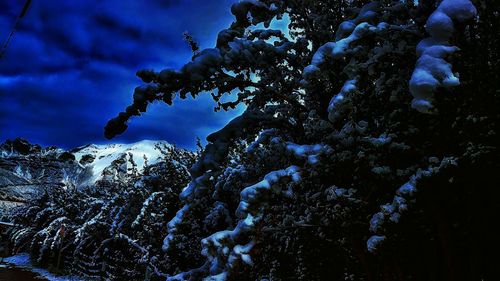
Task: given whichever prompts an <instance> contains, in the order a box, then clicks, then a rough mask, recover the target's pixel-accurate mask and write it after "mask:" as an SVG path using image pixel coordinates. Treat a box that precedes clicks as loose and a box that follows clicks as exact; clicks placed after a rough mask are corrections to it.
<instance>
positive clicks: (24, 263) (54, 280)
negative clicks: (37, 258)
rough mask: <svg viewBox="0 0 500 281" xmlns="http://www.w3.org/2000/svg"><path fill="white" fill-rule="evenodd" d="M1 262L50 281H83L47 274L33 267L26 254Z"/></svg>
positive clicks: (72, 277)
mask: <svg viewBox="0 0 500 281" xmlns="http://www.w3.org/2000/svg"><path fill="white" fill-rule="evenodd" d="M2 262H4V263H8V264H12V265H15V266H16V267H19V268H24V269H28V270H29V271H32V272H35V273H37V274H39V275H40V276H42V277H44V278H46V279H48V280H50V281H83V279H80V278H77V277H74V276H56V275H54V274H52V273H50V272H48V271H47V270H46V269H41V268H36V267H33V265H32V264H31V262H30V258H29V255H28V254H27V253H21V254H18V255H15V256H11V257H7V258H3V259H2Z"/></svg>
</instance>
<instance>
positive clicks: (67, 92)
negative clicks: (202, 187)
mask: <svg viewBox="0 0 500 281" xmlns="http://www.w3.org/2000/svg"><path fill="white" fill-rule="evenodd" d="M233 2H234V0H153V1H137V0H106V1H83V0H82V1H65V0H43V1H42V0H33V2H32V4H31V7H30V9H29V10H28V12H27V14H26V15H25V17H24V18H22V20H21V22H20V25H19V27H18V30H17V32H16V33H15V35H14V37H13V39H12V42H11V44H10V46H9V48H8V50H7V53H6V54H5V56H4V57H3V58H1V59H0V108H1V109H0V141H4V140H5V139H9V138H10V139H12V138H16V137H22V138H25V139H28V140H29V141H30V142H32V143H39V144H41V145H44V146H48V145H57V146H60V147H63V148H71V147H76V146H80V145H84V144H87V143H107V142H120V143H129V142H135V141H139V140H143V139H162V140H167V141H169V142H171V143H175V144H178V145H180V146H182V147H186V148H193V147H194V146H195V143H196V137H197V136H199V137H200V138H202V139H204V138H205V137H206V135H207V134H209V133H211V132H213V131H215V130H217V129H219V128H221V127H223V126H224V125H225V124H226V123H227V122H228V121H229V120H230V119H231V118H232V117H234V116H235V115H237V114H240V113H241V110H242V109H241V108H240V109H238V110H236V111H233V112H230V113H224V112H218V113H214V112H213V106H214V104H213V102H212V101H211V99H210V97H209V95H201V96H199V97H198V98H197V99H196V100H192V99H191V98H190V99H186V100H176V102H174V106H172V107H168V106H167V105H165V104H162V103H158V104H154V105H153V106H151V107H150V110H149V112H148V113H146V114H145V115H143V116H142V117H139V118H135V119H133V120H132V122H131V123H130V126H129V129H128V131H127V132H125V133H124V134H123V135H121V136H119V137H117V138H115V139H113V140H111V141H107V140H105V139H104V137H103V127H104V125H105V124H106V122H107V120H108V119H110V118H112V117H114V116H115V115H116V114H117V113H118V112H120V111H122V110H123V109H124V108H125V107H126V106H127V105H128V104H129V103H130V102H131V100H132V93H133V89H134V88H135V87H136V86H138V85H140V84H141V81H140V80H139V79H138V78H136V76H135V73H136V71H137V70H140V69H142V68H152V69H156V70H160V69H163V68H175V69H177V68H180V67H181V66H182V65H183V64H184V63H186V62H188V61H189V59H190V58H191V50H190V48H189V46H188V44H187V43H186V42H185V41H184V40H183V36H182V33H183V32H184V31H188V32H189V33H190V34H191V35H192V36H193V37H194V38H195V39H196V40H197V41H198V42H199V43H200V45H201V47H202V48H206V47H213V46H214V45H215V41H216V37H217V32H218V31H219V30H221V29H223V28H225V27H228V26H229V24H230V23H231V22H232V20H233V18H232V16H231V14H230V6H231V3H233ZM23 5H24V1H23V0H2V1H0V42H1V43H2V44H3V41H4V40H5V39H6V38H7V36H8V34H9V32H10V30H11V29H12V27H13V25H14V22H15V20H16V17H17V16H18V15H19V13H20V12H21V10H22V7H23Z"/></svg>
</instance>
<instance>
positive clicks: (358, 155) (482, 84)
mask: <svg viewBox="0 0 500 281" xmlns="http://www.w3.org/2000/svg"><path fill="white" fill-rule="evenodd" d="M499 7H500V6H499V5H498V3H496V2H495V1H481V0H476V1H469V0H443V1H400V0H380V1H361V0H360V1H357V0H351V1H349V0H345V1H338V0H331V1H328V0H326V1H307V0H304V1H283V0H243V1H239V2H238V3H236V4H234V5H233V6H232V7H231V12H232V13H233V15H234V17H235V21H234V22H233V23H232V24H231V26H230V27H228V28H227V29H224V30H222V31H220V32H219V34H218V37H217V44H216V46H215V47H214V48H208V49H204V50H200V51H198V50H197V51H196V52H195V53H194V56H193V58H192V60H191V61H190V62H188V63H187V64H186V65H184V66H183V67H182V68H181V69H177V70H176V69H164V70H161V71H154V70H141V71H139V72H138V73H137V75H138V76H139V77H140V78H141V79H142V80H143V81H144V84H143V85H142V86H139V87H137V88H136V89H135V92H134V102H133V104H131V105H130V106H129V107H127V108H126V110H125V111H123V112H122V113H120V114H119V115H118V116H117V117H116V118H114V119H112V120H110V121H109V123H108V124H107V126H106V128H105V135H106V136H107V137H110V138H111V137H114V136H115V135H117V134H121V133H123V132H124V131H125V130H126V129H127V126H128V122H129V119H130V118H131V117H133V116H139V115H141V113H143V112H145V111H146V110H147V107H148V105H149V104H150V103H153V102H155V101H163V102H165V103H167V104H169V105H171V104H172V103H173V102H174V101H175V98H176V97H179V98H181V99H184V98H186V96H187V95H188V94H189V95H192V96H193V97H196V96H198V95H200V94H207V93H209V94H211V96H212V97H213V99H214V101H215V103H216V109H224V110H230V109H231V108H234V107H236V106H237V105H238V104H244V105H246V110H245V112H244V113H243V114H242V115H241V116H238V117H236V118H235V119H234V120H232V121H231V122H229V123H228V124H227V125H226V126H225V127H224V128H222V129H221V130H220V131H217V132H215V133H213V134H211V135H209V136H208V137H207V140H208V145H207V146H206V147H205V149H204V151H203V153H202V154H201V156H200V157H199V159H198V160H197V162H196V164H195V165H194V166H193V167H192V168H191V176H192V179H191V182H190V183H189V184H188V185H187V187H186V188H185V189H184V190H183V192H182V193H181V194H180V198H181V199H182V200H183V202H184V205H183V206H182V207H181V208H180V209H179V210H178V211H177V215H176V216H175V217H174V218H173V219H172V220H171V221H170V222H169V223H168V235H167V236H166V237H165V241H164V245H163V250H164V251H165V252H166V259H167V261H168V263H169V264H170V269H169V271H168V272H167V275H168V276H169V277H168V278H167V280H201V279H204V280H286V279H300V280H320V279H321V280H403V279H409V280H441V279H449V280H456V279H454V278H462V277H461V276H467V277H464V278H466V279H470V280H471V279H477V278H480V277H485V276H487V274H488V266H489V265H490V263H489V261H488V259H487V258H486V257H484V256H483V255H482V254H481V253H483V252H482V251H488V250H487V249H486V247H485V245H486V244H485V242H479V241H477V239H478V238H479V236H478V234H477V233H476V232H475V231H474V230H473V231H472V232H468V231H467V230H466V229H467V228H472V227H478V225H476V223H478V224H480V225H481V226H480V227H486V228H488V226H487V225H484V224H481V222H484V221H483V218H484V217H483V216H485V215H486V216H488V217H489V218H491V212H489V211H491V210H493V208H496V207H493V206H492V205H491V204H490V205H489V206H488V207H486V206H481V205H478V201H475V200H480V199H479V198H486V197H489V196H491V195H493V194H496V191H495V190H494V188H493V187H494V186H495V184H498V182H499V178H498V173H495V172H494V171H495V169H496V170H497V171H498V167H499V166H498V163H494V161H492V159H494V158H495V157H497V156H498V146H497V145H498V135H497V131H496V130H495V129H494V128H497V127H498V121H499V120H498V118H499V115H498V110H497V109H498V104H499V96H498V92H496V91H497V90H495V89H498V87H497V86H498V85H497V86H494V85H495V83H496V84H498V81H499V80H498V72H499V65H498V61H499V59H500V58H499V53H498V48H496V47H494V46H495V45H494V44H495V43H498V40H499V35H498V33H497V32H493V30H497V29H496V28H498V24H499V22H500V21H499V14H498V11H499ZM279 20H286V21H288V30H274V29H270V28H269V26H270V23H272V22H273V21H279ZM459 75H460V76H459ZM481 75H484V76H481ZM459 77H460V79H459ZM225 96H229V97H232V98H233V99H232V101H229V102H228V101H227V98H223V97H225ZM495 110H496V111H495ZM427 113H430V114H427ZM495 155H496V156H495ZM479 167H481V168H479ZM476 180H477V181H476ZM475 181H476V184H473V186H469V185H470V184H472V183H474V182H475ZM467 194H474V196H473V198H476V199H470V200H472V201H470V200H469V199H468V198H469V197H468V195H467ZM497 198H498V197H497ZM446 200H450V201H449V202H448V201H447V202H446V204H442V203H441V202H442V201H446ZM489 200H494V199H489ZM496 202H498V201H496ZM490 203H493V202H490ZM464 205H467V206H468V207H464V208H465V209H461V208H462V207H463V206H464ZM497 206H498V204H497ZM496 209H497V208H496ZM496 209H495V210H496ZM465 210H467V211H465ZM459 214H461V215H459ZM434 217H435V218H436V219H435V220H434V219H432V218H434ZM455 229H456V230H457V231H458V232H454V230H455ZM473 241H476V242H473ZM472 242H473V243H477V244H474V245H475V246H470V247H466V249H464V250H458V249H460V248H461V247H462V246H463V244H464V243H465V244H468V243H472ZM450 244H451V245H450ZM436 251H437V253H438V254H437V255H436ZM475 251H479V252H475ZM463 264H475V267H473V268H470V269H465V268H464V267H462V266H461V265H463ZM469 277H470V278H469Z"/></svg>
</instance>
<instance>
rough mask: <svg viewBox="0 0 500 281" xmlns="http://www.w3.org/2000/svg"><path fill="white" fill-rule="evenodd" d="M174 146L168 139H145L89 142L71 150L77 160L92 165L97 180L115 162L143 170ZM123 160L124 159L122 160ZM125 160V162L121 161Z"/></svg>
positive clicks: (93, 177) (85, 164) (93, 175)
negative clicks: (106, 142) (116, 142)
mask: <svg viewBox="0 0 500 281" xmlns="http://www.w3.org/2000/svg"><path fill="white" fill-rule="evenodd" d="M170 148H172V145H170V144H169V143H168V142H166V141H152V140H143V141H140V142H136V143H131V144H105V145H96V144H89V145H85V146H82V147H78V148H75V149H73V150H71V151H70V152H71V153H72V154H73V155H74V156H75V160H76V161H77V162H78V163H79V164H80V165H82V166H84V167H89V166H90V167H91V170H92V180H93V181H96V180H98V179H100V178H102V176H103V172H105V171H106V169H107V168H109V167H110V166H112V164H113V163H115V164H117V163H120V164H122V165H125V166H124V167H123V168H126V169H127V170H130V169H133V168H134V166H135V168H136V169H137V172H139V173H140V172H142V170H143V169H144V166H146V165H151V164H155V163H157V162H158V161H159V160H161V159H162V156H165V154H166V153H168V152H167V150H168V149H170ZM122 160H123V161H122ZM121 162H123V163H121Z"/></svg>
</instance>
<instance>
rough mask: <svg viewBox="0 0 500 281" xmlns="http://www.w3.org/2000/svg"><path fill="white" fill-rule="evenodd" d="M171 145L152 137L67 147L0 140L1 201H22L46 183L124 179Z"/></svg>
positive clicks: (85, 183)
mask: <svg viewBox="0 0 500 281" xmlns="http://www.w3.org/2000/svg"><path fill="white" fill-rule="evenodd" d="M172 149H173V146H172V145H170V144H169V143H167V142H165V141H151V140H144V141H140V142H137V143H132V144H104V145H96V144H89V145H85V146H81V147H78V148H75V149H71V150H69V151H66V150H63V149H60V148H57V147H47V148H42V147H41V146H39V145H34V144H30V143H29V142H27V141H25V140H23V139H16V140H12V141H11V140H7V141H6V142H4V143H2V144H0V203H5V204H3V205H12V204H11V203H12V202H15V203H16V204H17V203H22V202H23V201H25V200H26V198H29V194H32V193H36V192H40V191H41V190H44V187H46V186H54V185H60V186H74V187H77V188H78V187H85V186H89V185H93V184H95V183H96V182H97V181H99V180H117V179H123V180H125V179H126V178H127V177H128V176H135V175H140V174H142V172H143V170H144V167H145V166H147V165H152V164H155V163H158V162H159V161H160V160H161V159H162V158H164V157H165V156H166V155H167V154H168V153H169V151H171V150H172ZM0 205H2V204H0Z"/></svg>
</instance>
